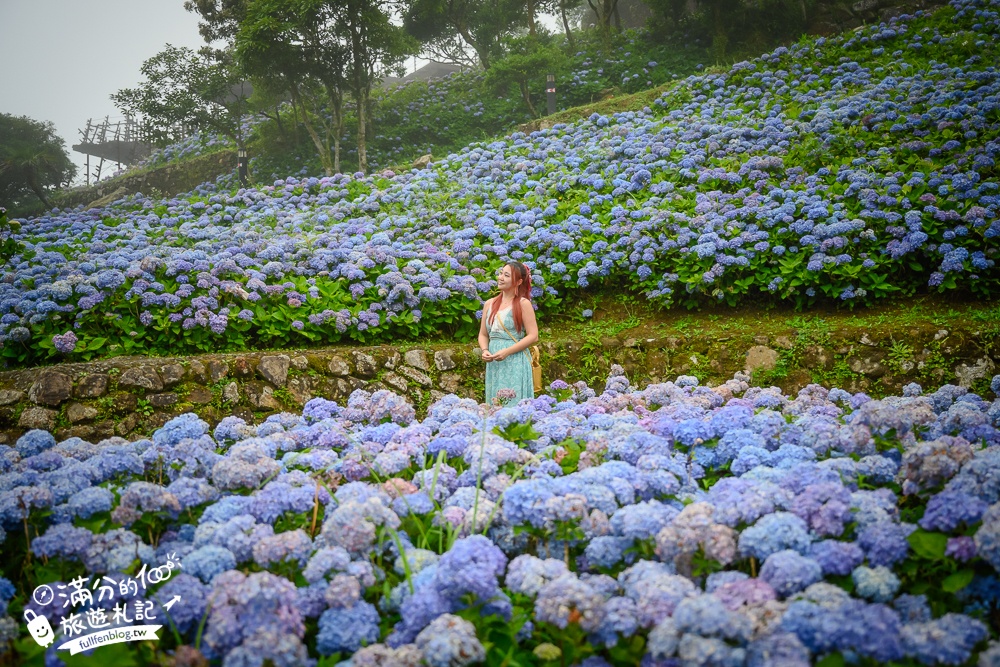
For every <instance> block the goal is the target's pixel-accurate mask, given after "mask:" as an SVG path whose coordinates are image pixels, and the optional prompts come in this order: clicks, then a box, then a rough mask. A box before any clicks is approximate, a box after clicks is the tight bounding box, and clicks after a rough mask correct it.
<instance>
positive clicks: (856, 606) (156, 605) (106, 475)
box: [0, 368, 1000, 667]
mask: <svg viewBox="0 0 1000 667" xmlns="http://www.w3.org/2000/svg"><path fill="white" fill-rule="evenodd" d="M993 385H994V386H993V388H994V392H995V391H996V390H997V389H1000V376H998V377H997V378H995V379H994V382H993ZM549 391H550V394H551V395H542V396H539V397H538V398H535V399H530V400H524V401H521V402H520V403H518V404H517V405H513V406H503V407H499V406H492V407H491V406H486V405H481V404H478V403H476V402H475V401H471V400H469V399H460V398H458V397H456V396H454V395H449V396H446V397H444V398H442V399H441V400H439V401H437V402H436V403H434V404H432V405H431V406H430V407H429V408H428V411H427V416H426V418H425V419H423V420H422V421H420V420H417V419H416V418H415V411H414V409H413V408H412V406H410V405H409V404H407V403H406V402H405V400H404V399H402V398H401V397H399V396H397V395H395V394H392V393H390V392H388V391H379V392H375V393H374V394H369V393H368V392H365V391H363V390H358V391H356V392H354V394H352V395H351V397H350V399H349V400H348V401H347V402H346V404H344V405H340V404H338V403H335V402H332V401H328V400H325V399H322V398H316V399H313V400H311V401H310V402H309V403H307V404H306V406H305V408H304V409H303V412H302V414H301V415H296V414H289V413H282V414H278V415H274V416H272V417H269V418H268V419H267V421H266V422H264V423H262V424H259V425H256V426H255V425H250V424H247V423H245V422H244V421H243V420H242V419H240V418H237V417H227V418H225V419H223V420H222V422H220V423H219V424H218V425H217V426H216V427H215V428H214V429H211V428H210V427H209V425H208V424H207V423H205V422H204V421H202V420H201V419H199V418H198V417H197V416H196V415H194V414H185V415H181V416H180V417H177V418H175V419H173V420H172V421H170V422H168V423H167V424H166V425H164V426H163V427H162V428H161V429H160V430H158V431H157V432H156V433H155V434H154V435H153V437H152V439H146V440H140V441H137V442H127V441H125V440H123V439H121V438H112V439H109V440H106V441H103V442H101V443H98V444H96V445H94V444H91V443H88V442H85V441H83V440H81V439H79V438H69V439H67V440H64V441H62V442H57V441H56V440H55V438H54V437H53V436H52V435H51V434H49V433H47V432H44V431H30V432H28V433H27V434H25V435H24V436H22V437H21V438H20V439H19V440H18V441H17V443H16V444H15V445H14V446H6V445H3V446H0V466H2V468H0V526H2V530H0V540H2V556H3V558H2V560H0V563H2V568H3V575H4V576H3V578H0V602H2V605H0V613H2V614H3V615H2V617H0V640H2V641H0V647H3V648H4V649H5V650H6V651H14V652H15V654H14V655H15V661H28V660H31V659H33V656H37V657H38V659H39V660H41V654H42V653H43V652H44V653H45V656H44V659H45V664H47V665H58V664H60V659H59V657H58V655H57V651H56V649H55V648H54V647H55V646H58V645H59V644H60V643H61V642H62V641H63V640H64V639H65V635H63V636H60V637H59V638H58V639H57V641H56V643H55V644H54V645H53V646H52V647H49V649H48V650H45V649H42V648H40V647H38V646H37V645H36V644H35V643H34V642H33V640H31V639H30V638H28V637H27V636H26V630H23V629H20V628H21V627H22V626H21V623H20V620H15V619H20V618H21V617H22V614H23V612H24V611H25V610H30V611H31V612H34V613H35V614H37V615H42V616H45V617H46V618H47V619H48V620H49V621H50V623H51V624H52V625H53V626H54V627H56V628H61V629H63V630H65V629H66V626H65V622H64V621H63V619H65V618H66V617H67V614H68V612H67V611H65V610H64V608H63V606H62V605H61V604H60V603H59V602H58V601H57V602H52V603H46V604H41V603H39V601H38V600H35V599H33V598H32V596H31V591H32V590H33V588H34V587H35V586H36V585H38V584H41V583H46V584H50V585H58V584H59V583H61V582H72V581H86V582H89V581H90V580H91V579H92V578H95V577H102V576H104V575H108V576H119V575H121V574H123V573H124V574H132V575H135V574H136V573H137V572H140V571H141V569H140V568H141V567H142V565H143V564H145V565H147V566H149V567H153V566H155V565H158V564H160V563H161V562H162V561H164V560H165V559H168V558H174V559H176V560H177V561H178V562H179V563H180V567H179V568H178V569H177V570H176V571H175V572H174V574H173V576H171V577H170V578H169V579H168V580H166V581H165V582H162V581H161V582H159V583H157V584H156V585H150V586H148V587H147V588H144V589H139V590H127V589H123V590H121V591H119V592H118V593H115V597H114V598H113V599H114V601H122V602H124V603H127V604H133V603H136V602H141V603H142V604H147V603H148V604H149V609H150V610H151V612H152V613H153V614H154V615H155V616H156V618H158V619H159V620H158V621H157V622H159V623H162V624H163V625H164V628H163V630H162V631H161V633H160V640H159V641H158V642H145V643H143V644H142V645H139V646H137V645H135V644H131V645H127V646H126V647H124V648H119V649H114V650H125V651H133V652H134V653H133V654H132V657H133V658H135V659H138V660H140V661H141V662H144V663H145V662H152V661H153V660H154V659H163V655H162V654H163V653H175V654H176V656H177V659H178V660H180V659H181V656H187V658H185V659H193V657H192V656H195V655H196V653H195V652H197V653H200V654H201V655H203V656H204V657H206V658H208V659H209V660H210V661H211V662H212V664H221V665H229V666H231V665H263V664H264V661H266V660H270V661H271V662H272V664H274V665H275V666H276V667H284V666H289V667H291V666H293V665H319V664H322V665H333V664H341V665H344V666H345V667H346V666H355V667H360V666H362V665H420V664H424V665H442V666H444V665H451V666H455V665H468V664H477V663H481V662H485V663H486V664H491V665H499V664H515V663H516V664H540V665H545V664H562V665H588V666H590V667H597V666H600V665H636V664H642V665H646V666H657V665H680V664H683V665H774V666H776V667H777V666H779V665H780V666H789V665H810V664H818V663H822V664H844V662H845V661H849V662H850V663H853V664H863V665H867V664H885V663H890V662H891V663H892V664H897V665H914V666H915V665H918V664H919V665H963V664H968V665H972V664H976V660H977V659H978V661H979V662H978V664H979V665H983V666H985V665H995V664H997V663H996V659H997V656H998V655H1000V644H998V643H997V638H998V631H1000V626H998V624H997V618H998V612H1000V578H998V571H1000V399H994V400H993V401H992V402H990V400H988V399H987V398H986V397H981V396H978V395H975V394H973V393H969V392H968V391H967V390H965V389H963V388H961V387H957V386H953V385H945V386H943V387H940V388H939V389H937V390H936V391H933V392H931V393H924V392H922V391H919V390H915V389H913V388H911V390H910V392H909V394H910V395H908V396H905V397H888V398H885V399H882V400H874V399H872V398H871V397H869V396H866V395H865V394H860V393H859V394H851V393H849V392H846V391H843V390H840V389H829V390H828V389H825V388H823V387H821V386H818V385H810V386H808V387H806V388H805V389H803V390H802V391H800V392H799V393H798V395H796V396H785V395H782V394H781V393H780V391H779V390H777V389H776V388H759V387H754V388H750V387H748V385H747V383H746V381H745V378H742V377H736V378H734V379H732V380H730V381H728V382H726V383H725V384H724V385H721V386H718V387H713V388H710V387H705V386H700V385H699V384H698V382H697V380H695V379H694V378H687V377H682V378H678V380H677V381H676V382H667V383H664V384H655V385H651V386H649V387H647V388H645V389H643V390H638V389H636V388H633V387H632V386H631V385H630V384H629V382H628V380H627V378H626V377H625V376H624V375H623V374H622V372H621V369H620V368H616V369H614V371H613V374H612V376H611V377H609V378H608V381H607V383H606V385H605V387H604V389H603V390H602V391H600V393H598V391H595V390H594V389H591V388H590V387H588V386H587V385H586V384H585V383H578V384H575V385H568V384H567V383H565V382H558V383H553V385H552V386H551V387H550V390H549ZM81 578H83V579H82V580H81ZM176 596H180V602H176V603H175V604H173V605H172V606H169V608H167V606H166V605H167V603H168V602H169V601H170V600H173V599H175V598H176ZM102 600H103V595H102ZM105 604H108V603H105ZM83 606H84V607H86V604H84V605H83ZM92 606H93V605H92ZM85 611H86V610H85V609H77V610H76V612H77V613H80V614H81V615H83V614H84V613H85ZM164 619H166V622H165V621H164ZM944 638H947V639H944ZM11 642H12V643H11ZM96 650H97V651H111V650H112V649H110V648H108V647H104V648H99V649H96ZM154 652H158V653H160V656H159V657H157V656H156V655H154V654H153V653H154ZM98 655H99V654H96V655H95V659H97V656H98Z"/></svg>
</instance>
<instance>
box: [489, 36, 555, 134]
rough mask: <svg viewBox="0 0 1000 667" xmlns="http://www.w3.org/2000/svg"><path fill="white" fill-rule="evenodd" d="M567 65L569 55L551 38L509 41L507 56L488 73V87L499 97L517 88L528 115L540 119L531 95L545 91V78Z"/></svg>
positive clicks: (527, 37)
mask: <svg viewBox="0 0 1000 667" xmlns="http://www.w3.org/2000/svg"><path fill="white" fill-rule="evenodd" d="M565 62H566V55H565V54H564V53H563V52H562V51H561V50H560V49H559V48H557V47H556V46H555V45H554V44H553V43H552V39H551V38H550V37H548V36H543V37H539V36H536V37H532V36H530V35H529V36H526V37H520V38H514V39H511V40H508V48H507V55H506V56H504V57H503V58H501V59H500V60H497V61H496V62H495V63H493V67H491V68H490V70H489V71H488V72H487V73H486V85H487V86H489V87H490V88H491V89H493V90H494V91H495V92H500V93H502V92H504V91H507V90H509V89H510V88H512V87H516V88H517V89H518V90H519V91H520V93H521V99H522V100H524V104H525V105H526V106H527V107H528V111H529V112H530V113H531V115H532V116H533V117H535V118H538V115H539V114H538V111H537V110H536V109H535V105H534V103H533V102H532V100H531V95H532V91H534V92H535V93H536V94H537V93H540V92H542V91H544V90H545V75H546V74H548V73H554V72H556V71H561V70H562V69H563V68H564V67H565Z"/></svg>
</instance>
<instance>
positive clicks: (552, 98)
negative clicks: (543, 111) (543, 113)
mask: <svg viewBox="0 0 1000 667" xmlns="http://www.w3.org/2000/svg"><path fill="white" fill-rule="evenodd" d="M545 97H546V100H547V102H548V112H549V113H548V115H550V116H551V115H552V114H554V113H555V112H556V75H555V74H548V75H546V76H545Z"/></svg>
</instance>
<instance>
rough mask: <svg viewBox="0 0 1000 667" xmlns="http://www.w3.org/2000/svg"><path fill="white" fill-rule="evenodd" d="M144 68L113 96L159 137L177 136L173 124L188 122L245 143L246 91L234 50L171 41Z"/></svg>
mask: <svg viewBox="0 0 1000 667" xmlns="http://www.w3.org/2000/svg"><path fill="white" fill-rule="evenodd" d="M140 71H141V72H142V74H143V76H145V77H146V80H145V81H144V82H142V83H141V84H139V86H138V87H136V88H125V89H122V90H119V91H118V92H117V93H115V94H114V95H112V96H111V100H112V101H113V102H114V103H115V106H117V107H118V108H119V109H120V110H121V111H122V112H123V113H124V114H126V115H130V116H137V117H139V118H141V119H142V122H143V125H144V126H145V129H146V130H147V131H148V132H149V133H150V136H151V138H152V139H153V141H154V142H157V143H161V144H162V143H166V142H168V141H170V140H173V139H175V138H176V137H174V136H173V134H174V128H175V127H176V126H178V125H186V126H190V127H193V128H195V129H197V130H203V131H210V132H217V133H219V134H222V135H224V136H226V137H229V138H230V139H232V140H233V141H234V142H235V143H236V145H237V146H238V147H239V148H245V146H246V138H245V137H244V133H243V129H242V121H243V116H244V114H245V113H246V112H247V110H248V107H247V93H246V92H244V90H243V88H242V86H241V84H242V83H243V77H241V76H240V73H239V72H238V70H237V69H236V67H235V64H234V62H233V60H232V57H231V54H230V53H229V52H227V51H220V50H214V49H210V48H208V47H205V48H203V49H201V50H200V51H197V52H196V51H194V50H192V49H189V48H187V47H181V48H178V47H176V46H171V45H170V44H167V45H166V47H165V48H164V50H163V51H161V52H160V53H158V54H156V55H155V56H153V57H152V58H150V59H149V60H147V61H146V62H144V63H143V64H142V68H141V69H140Z"/></svg>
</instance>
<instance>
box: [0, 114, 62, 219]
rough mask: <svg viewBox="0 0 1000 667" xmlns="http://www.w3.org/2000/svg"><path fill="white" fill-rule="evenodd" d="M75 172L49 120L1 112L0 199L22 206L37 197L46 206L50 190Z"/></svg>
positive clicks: (12, 205) (0, 201)
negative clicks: (44, 120) (38, 119)
mask: <svg viewBox="0 0 1000 667" xmlns="http://www.w3.org/2000/svg"><path fill="white" fill-rule="evenodd" d="M74 176H76V165H74V164H73V163H72V162H71V161H70V159H69V154H68V153H67V152H66V143H65V142H64V141H63V140H62V138H61V137H59V136H58V135H57V134H56V129H55V126H54V125H53V124H52V123H50V122H42V121H37V120H34V119H32V118H28V117H27V116H13V115H11V114H0V203H3V204H5V205H9V206H11V207H14V206H25V205H31V204H33V203H34V201H33V199H35V198H37V200H38V201H39V202H41V203H42V204H43V205H44V206H45V207H46V208H48V207H49V206H50V204H49V198H48V193H49V191H50V190H51V189H53V188H56V187H59V186H61V185H68V184H69V182H70V181H71V180H73V177H74Z"/></svg>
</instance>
